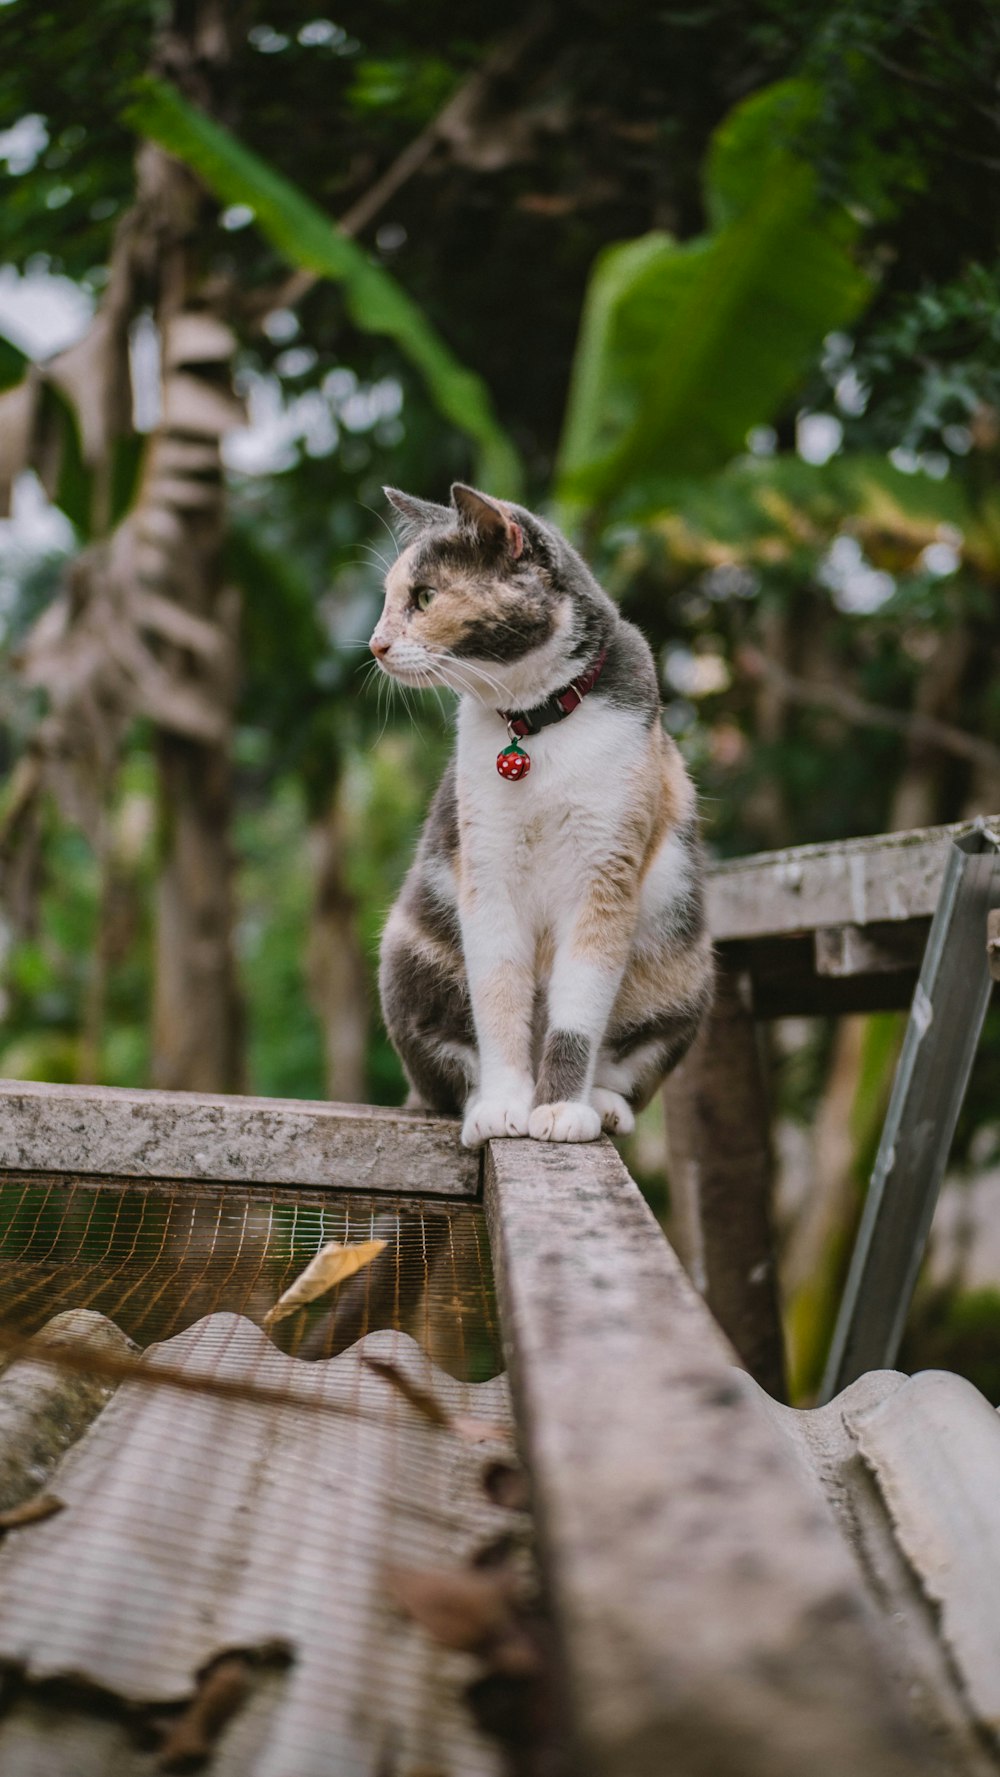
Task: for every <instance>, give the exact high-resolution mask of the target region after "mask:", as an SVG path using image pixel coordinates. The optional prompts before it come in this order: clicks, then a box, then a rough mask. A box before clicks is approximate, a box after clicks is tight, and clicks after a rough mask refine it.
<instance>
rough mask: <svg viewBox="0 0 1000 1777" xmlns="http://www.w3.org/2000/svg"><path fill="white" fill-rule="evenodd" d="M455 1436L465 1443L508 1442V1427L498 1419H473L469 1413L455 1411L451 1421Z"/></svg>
mask: <svg viewBox="0 0 1000 1777" xmlns="http://www.w3.org/2000/svg"><path fill="white" fill-rule="evenodd" d="M451 1429H452V1431H453V1432H455V1434H456V1436H458V1437H460V1438H464V1439H465V1441H466V1443H467V1444H509V1443H510V1441H511V1433H510V1427H509V1426H507V1425H501V1424H500V1421H499V1420H498V1419H474V1418H473V1416H472V1415H471V1414H470V1413H456V1414H455V1415H454V1417H453V1419H452V1421H451Z"/></svg>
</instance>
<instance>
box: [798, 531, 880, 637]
mask: <svg viewBox="0 0 1000 1777" xmlns="http://www.w3.org/2000/svg"><path fill="white" fill-rule="evenodd" d="M816 577H817V579H818V580H819V581H820V582H821V584H822V585H823V586H825V587H827V588H828V590H829V591H830V592H831V593H832V595H833V602H834V604H835V605H836V607H837V609H838V611H846V612H848V613H849V614H850V615H851V616H857V617H868V616H870V615H871V613H872V612H873V611H878V610H880V609H881V607H882V606H883V605H884V604H885V603H886V601H887V600H888V599H890V598H891V597H892V595H893V593H894V592H895V590H896V582H895V580H894V579H893V577H892V575H891V574H886V573H884V572H883V570H882V569H881V568H873V567H872V566H871V563H870V562H867V561H866V560H865V558H864V554H863V552H862V549H861V545H860V543H859V542H858V540H857V538H856V537H835V538H834V540H833V542H832V543H831V544H830V547H829V549H828V550H827V552H826V555H825V556H824V558H823V560H822V562H821V563H820V565H819V568H818V570H817V576H816Z"/></svg>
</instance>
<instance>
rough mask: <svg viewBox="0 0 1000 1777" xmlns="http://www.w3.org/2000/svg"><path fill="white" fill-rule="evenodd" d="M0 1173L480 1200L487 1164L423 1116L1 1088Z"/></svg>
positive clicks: (290, 1103) (447, 1126)
mask: <svg viewBox="0 0 1000 1777" xmlns="http://www.w3.org/2000/svg"><path fill="white" fill-rule="evenodd" d="M0 1168H9V1169H10V1170H12V1171H23V1172H72V1173H96V1174H102V1175H104V1176H109V1177H116V1178H161V1179H163V1178H178V1179H213V1180H221V1181H226V1180H233V1181H238V1182H239V1183H240V1184H243V1185H248V1186H252V1185H319V1186H328V1187H329V1188H330V1189H331V1190H337V1191H363V1192H372V1191H392V1192H393V1193H394V1194H396V1195H397V1196H398V1195H402V1194H405V1195H408V1196H410V1195H412V1196H419V1197H475V1196H477V1195H478V1191H479V1172H480V1161H479V1156H478V1154H474V1153H471V1152H470V1151H469V1150H468V1149H466V1148H463V1147H462V1146H461V1144H460V1142H459V1138H458V1124H457V1122H453V1121H452V1120H451V1119H450V1118H446V1117H430V1116H424V1115H421V1114H419V1113H417V1112H411V1111H390V1110H383V1109H380V1108H376V1107H374V1106H371V1105H346V1104H325V1103H317V1102H313V1101H312V1100H310V1099H281V1098H238V1097H235V1096H233V1097H214V1096H212V1095H210V1094H208V1093H201V1092H138V1091H131V1090H128V1089H125V1088H118V1087H110V1086H45V1085H38V1084H36V1083H34V1082H29V1081H22V1080H0Z"/></svg>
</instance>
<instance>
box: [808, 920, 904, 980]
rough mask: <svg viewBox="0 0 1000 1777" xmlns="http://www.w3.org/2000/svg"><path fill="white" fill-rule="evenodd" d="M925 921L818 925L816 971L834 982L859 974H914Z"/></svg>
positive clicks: (816, 934)
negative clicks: (868, 924) (891, 923)
mask: <svg viewBox="0 0 1000 1777" xmlns="http://www.w3.org/2000/svg"><path fill="white" fill-rule="evenodd" d="M927 929H928V928H927V924H926V921H925V920H922V919H920V920H917V919H912V920H910V919H908V920H902V921H900V923H899V924H898V925H894V926H893V925H885V924H883V925H871V926H854V925H843V926H819V927H817V930H816V932H815V934H814V936H813V945H814V950H815V961H816V973H817V975H823V976H826V977H828V978H829V979H830V980H833V981H846V980H852V979H854V978H855V977H856V976H858V975H866V976H867V975H895V974H899V973H900V972H904V973H909V974H913V975H915V974H916V972H917V970H918V969H919V968H920V962H921V958H922V956H923V953H924V945H925V944H926V942H927Z"/></svg>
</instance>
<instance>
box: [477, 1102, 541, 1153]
mask: <svg viewBox="0 0 1000 1777" xmlns="http://www.w3.org/2000/svg"><path fill="white" fill-rule="evenodd" d="M530 1111H531V1098H530V1095H525V1096H524V1097H519V1096H517V1095H516V1094H515V1095H514V1096H512V1097H503V1098H476V1099H474V1100H473V1102H472V1103H471V1104H470V1105H469V1107H468V1109H467V1110H466V1113H465V1122H464V1123H463V1124H462V1142H463V1145H464V1146H465V1147H467V1148H481V1147H482V1145H483V1143H484V1142H488V1141H494V1140H496V1139H497V1138H502V1137H505V1136H512V1135H527V1133H528V1117H529V1113H530Z"/></svg>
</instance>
